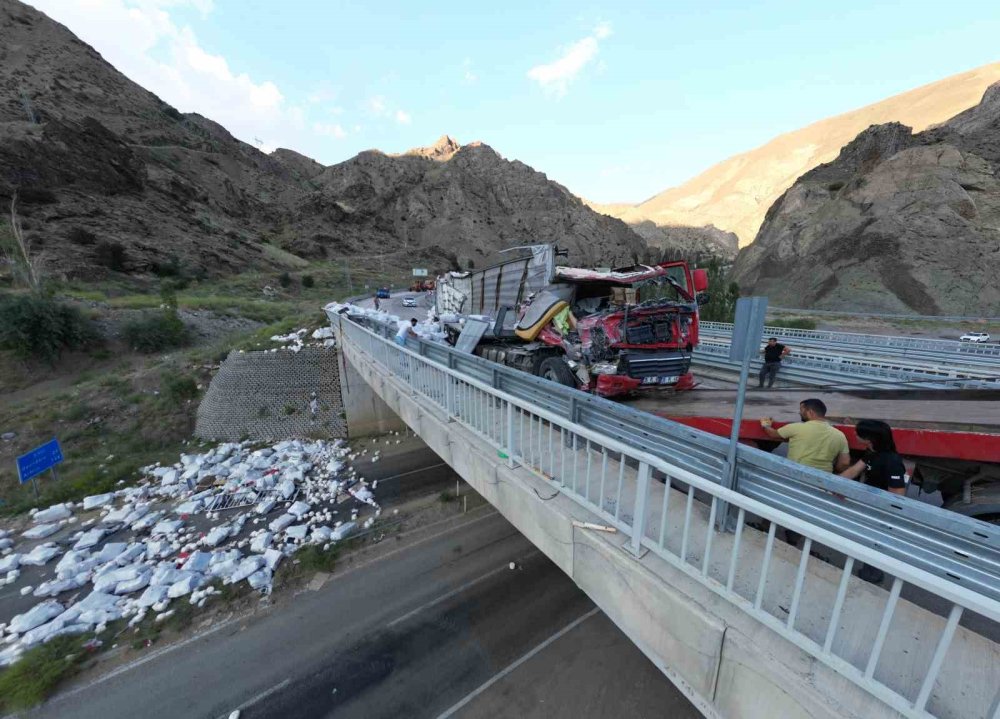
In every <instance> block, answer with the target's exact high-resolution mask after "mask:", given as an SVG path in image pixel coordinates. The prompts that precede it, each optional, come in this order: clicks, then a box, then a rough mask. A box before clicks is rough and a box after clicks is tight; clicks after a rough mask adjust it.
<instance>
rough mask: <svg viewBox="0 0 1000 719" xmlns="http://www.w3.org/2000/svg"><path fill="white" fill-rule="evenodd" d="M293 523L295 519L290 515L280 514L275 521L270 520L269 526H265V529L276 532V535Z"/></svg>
mask: <svg viewBox="0 0 1000 719" xmlns="http://www.w3.org/2000/svg"><path fill="white" fill-rule="evenodd" d="M294 521H295V517H293V516H292V515H290V514H282V515H281V516H280V517H278V518H277V519H273V520H271V523H270V524H269V525H267V528H268V529H270V530H271V531H272V532H276V533H277V532H280V531H282V530H283V529H284V528H285V527H287V526H289V525H291V524H292V522H294Z"/></svg>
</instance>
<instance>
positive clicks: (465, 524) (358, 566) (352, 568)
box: [330, 505, 499, 579]
mask: <svg viewBox="0 0 1000 719" xmlns="http://www.w3.org/2000/svg"><path fill="white" fill-rule="evenodd" d="M484 506H486V507H488V506H489V505H484ZM469 514H472V512H469ZM498 514H499V512H497V511H496V510H493V511H492V512H488V513H486V514H484V515H483V516H482V517H476V518H475V519H473V520H470V521H468V522H462V523H461V524H456V525H455V526H453V527H449V528H448V529H442V530H441V531H440V532H437V533H436V534H432V535H430V536H429V537H424V538H423V539H418V540H417V541H416V542H410V543H409V544H407V545H404V546H402V547H400V548H399V549H393V550H392V551H391V552H386V553H385V554H380V555H379V556H377V557H372V558H371V559H369V560H368V561H367V562H362V563H361V564H352V565H351V566H350V567H348V568H347V569H345V570H344V571H342V572H336V571H335V572H334V573H333V575H332V576H331V577H330V578H331V579H337V578H339V577H343V576H345V575H347V574H350V573H351V572H356V571H357V570H359V569H364V568H365V567H367V566H368V565H370V564H375V562H381V561H382V560H383V559H388V558H389V557H392V556H394V555H396V554H399V553H400V552H405V551H406V550H407V549H410V548H411V547H417V546H419V545H421V544H424V543H426V542H429V541H431V540H432V539H437V538H438V537H443V536H444V535H446V534H448V533H449V532H454V531H455V530H456V529H464V528H465V527H469V526H471V525H473V524H478V523H479V522H482V521H483V520H484V519H489V518H490V517H494V516H496V515H498ZM452 520H453V518H452V517H449V518H448V519H442V520H439V521H437V522H434V523H433V524H428V525H427V526H426V527H421V529H429V528H430V527H436V526H437V525H439V524H444V523H445V522H451V521H452Z"/></svg>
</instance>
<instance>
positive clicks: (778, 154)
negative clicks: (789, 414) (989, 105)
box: [593, 62, 1000, 247]
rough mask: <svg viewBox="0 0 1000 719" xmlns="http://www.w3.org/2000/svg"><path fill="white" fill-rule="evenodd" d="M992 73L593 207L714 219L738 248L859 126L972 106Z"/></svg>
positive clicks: (634, 219)
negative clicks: (641, 195) (652, 191)
mask: <svg viewBox="0 0 1000 719" xmlns="http://www.w3.org/2000/svg"><path fill="white" fill-rule="evenodd" d="M998 80H1000V62H998V63H993V64H991V65H984V66H983V67H979V68H976V69H975V70H970V71H969V72H965V73H962V74H959V75H953V76H952V77H948V78H945V79H943V80H940V81H938V82H934V83H931V84H929V85H924V86H923V87H918V88H916V89H914V90H910V91H909V92H904V93H902V94H900V95H896V96H894V97H890V98H888V99H886V100H883V101H881V102H877V103H875V104H873V105H868V106H867V107H862V108H860V109H858V110H853V111H851V112H847V113H844V114H842V115H837V116H836V117H830V118H827V119H825V120H821V121H819V122H816V123H813V124H812V125H809V126H807V127H804V128H802V129H800V130H796V131H794V132H789V133H786V134H784V135H779V136H778V137H776V138H774V139H773V140H771V141H770V142H768V143H767V144H765V145H762V146H761V147H758V148H756V149H754V150H751V151H749V152H746V153H743V154H741V155H736V156H734V157H731V158H729V159H727V160H724V161H723V162H720V163H719V164H717V165H715V166H714V167H711V168H709V169H708V170H706V171H705V172H703V173H701V174H700V175H698V176H696V177H694V178H692V179H690V180H688V181H687V182H685V183H684V184H682V185H679V186H677V187H673V188H670V189H668V190H665V191H664V192H661V193H660V194H658V195H655V196H654V197H652V198H650V199H648V200H646V201H645V202H642V203H640V204H638V205H634V206H628V205H605V206H602V205H596V204H595V205H593V206H594V207H595V209H599V211H603V212H606V213H607V214H610V215H612V216H614V217H620V218H621V219H623V220H625V221H626V222H627V223H628V224H630V225H636V224H638V223H640V222H643V221H651V222H653V223H655V224H656V225H664V226H672V225H690V226H695V227H702V226H705V225H714V226H715V227H717V228H719V229H721V230H726V231H729V232H734V233H736V235H737V236H738V237H739V246H740V247H745V246H746V245H748V244H750V243H751V242H752V241H753V239H754V237H756V235H757V230H758V229H759V228H760V226H761V223H762V222H763V221H764V215H765V214H766V213H767V210H768V208H769V207H771V205H772V204H773V203H774V201H775V200H777V199H778V197H780V196H781V194H782V193H783V192H784V191H785V190H787V189H788V188H789V187H790V186H791V185H792V183H793V182H795V180H796V179H797V178H798V177H799V176H800V175H802V174H804V173H805V172H808V171H809V170H811V169H812V168H814V167H816V166H817V165H820V164H822V163H824V162H829V161H831V160H833V159H834V158H835V157H836V156H837V154H838V153H839V152H840V149H841V148H842V147H843V146H844V145H846V144H847V143H848V142H850V141H851V140H852V139H853V138H854V137H855V136H856V135H857V134H858V133H859V132H861V131H862V130H864V129H865V128H866V127H868V126H870V125H878V124H883V123H887V122H899V123H902V124H904V125H907V126H909V127H912V128H913V129H914V131H916V132H920V131H922V130H925V129H927V128H928V127H930V126H932V125H935V124H938V123H941V122H944V121H945V120H947V119H948V118H950V117H953V116H954V115H957V114H958V113H960V112H962V111H963V110H965V109H967V108H970V107H972V106H973V105H975V104H976V103H978V102H979V99H980V98H981V97H982V96H983V92H985V90H986V88H987V87H989V86H990V85H991V84H993V83H994V82H997V81H998Z"/></svg>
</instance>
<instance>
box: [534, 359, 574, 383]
mask: <svg viewBox="0 0 1000 719" xmlns="http://www.w3.org/2000/svg"><path fill="white" fill-rule="evenodd" d="M538 376H539V377H543V378H545V379H548V380H552V381H553V382H558V383H559V384H564V385H566V386H567V387H576V384H577V383H576V377H575V376H573V370H571V369H570V368H569V366H568V365H567V364H566V363H565V362H564V361H563V360H562V358H560V357H549V358H548V359H545V360H542V364H541V365H539V367H538Z"/></svg>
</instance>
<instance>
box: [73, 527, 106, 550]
mask: <svg viewBox="0 0 1000 719" xmlns="http://www.w3.org/2000/svg"><path fill="white" fill-rule="evenodd" d="M103 537H104V530H103V529H100V528H97V529H88V530H87V531H86V532H84V533H83V534H81V535H80V538H79V539H78V540H76V544H74V545H73V549H89V548H90V547H93V546H94V545H95V544H97V543H98V542H100V541H101V539H102V538H103Z"/></svg>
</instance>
